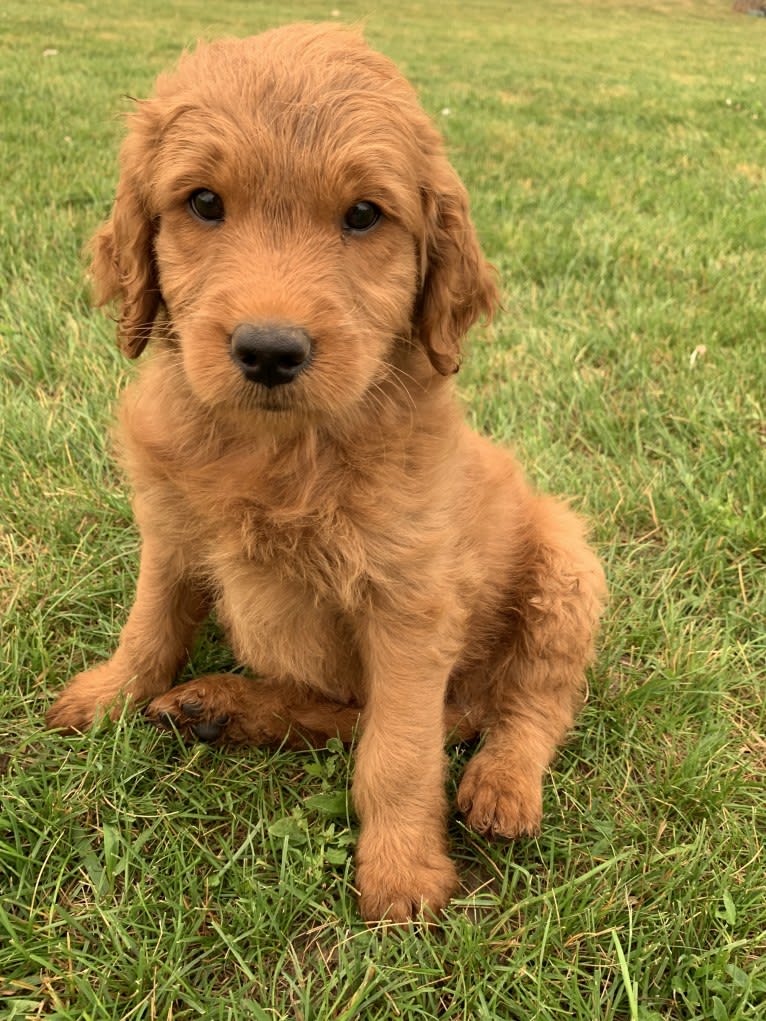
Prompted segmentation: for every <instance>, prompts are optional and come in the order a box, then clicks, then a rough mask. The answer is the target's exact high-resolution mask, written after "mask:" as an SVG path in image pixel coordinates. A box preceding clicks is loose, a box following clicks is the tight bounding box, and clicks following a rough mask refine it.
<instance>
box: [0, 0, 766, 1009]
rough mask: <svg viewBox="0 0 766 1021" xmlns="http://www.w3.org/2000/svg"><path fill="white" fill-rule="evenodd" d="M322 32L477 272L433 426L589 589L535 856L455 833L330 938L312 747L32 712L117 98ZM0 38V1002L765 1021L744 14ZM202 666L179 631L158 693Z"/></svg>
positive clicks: (77, 609) (77, 437)
mask: <svg viewBox="0 0 766 1021" xmlns="http://www.w3.org/2000/svg"><path fill="white" fill-rule="evenodd" d="M337 14H339V15H340V17H341V18H342V20H345V21H352V22H353V21H359V20H363V21H364V23H365V25H366V34H367V37H368V38H369V40H370V41H371V42H372V43H373V44H374V45H375V46H376V47H378V48H379V49H382V50H383V51H384V52H386V53H387V54H388V55H389V56H391V57H392V58H394V59H395V60H396V61H397V62H398V63H399V65H400V66H401V67H402V69H403V70H404V72H405V73H406V74H407V75H408V76H409V77H410V78H411V80H412V81H413V83H414V84H415V85H416V87H417V88H418V90H419V92H420V95H421V97H422V100H423V103H424V105H425V106H426V108H427V109H428V110H429V111H430V112H431V113H432V114H433V116H434V117H435V118H436V120H437V121H438V123H439V124H440V126H441V128H442V130H443V131H444V133H445V136H446V139H447V142H448V145H449V150H450V153H451V157H452V159H453V162H454V164H455V166H456V167H457V168H458V170H459V172H460V173H461V175H462V176H463V178H464V180H465V182H466V184H467V186H468V188H469V191H470V193H471V196H472V202H473V210H474V216H475V219H476V222H477V226H478V228H479V232H480V234H481V237H482V239H483V242H484V245H485V249H486V251H487V254H488V255H489V257H490V258H491V260H492V261H493V262H494V263H495V264H496V265H497V267H498V269H499V271H500V275H501V278H502V284H503V295H504V298H503V303H504V310H503V312H502V313H501V315H500V316H499V317H498V319H497V320H496V322H495V324H494V326H493V327H492V329H491V331H490V332H489V333H488V334H486V335H483V334H482V333H481V331H479V332H477V333H476V336H475V337H474V339H473V343H472V345H471V351H470V355H469V357H468V359H467V360H466V363H465V365H464V367H463V370H462V372H461V375H460V377H459V381H460V386H461V391H462V394H463V397H464V400H465V405H466V414H467V415H468V416H469V418H470V419H471V421H472V422H473V424H474V425H475V427H476V428H477V429H479V430H481V431H483V432H486V433H488V434H490V435H492V436H494V437H495V438H496V439H497V440H498V441H501V442H508V443H512V444H513V445H514V446H515V448H516V449H517V451H518V453H519V456H520V457H521V459H522V461H523V462H524V463H525V465H526V466H527V469H528V472H529V474H530V476H531V477H532V478H533V479H534V480H535V481H536V483H537V484H538V485H539V486H540V487H541V488H543V489H546V490H550V491H552V492H557V493H563V494H567V495H569V496H570V497H571V498H572V500H573V503H574V505H575V506H576V507H577V508H578V509H579V510H580V511H581V512H582V513H584V514H586V515H587V516H588V518H589V519H590V520H591V522H592V525H593V539H594V542H595V543H596V545H597V546H598V549H599V551H600V552H601V554H602V556H603V558H604V561H605V563H606V566H607V571H608V575H609V582H610V588H611V600H610V605H609V609H608V613H607V616H606V619H605V623H604V628H603V632H602V638H601V642H600V653H599V658H598V662H597V664H596V666H595V667H594V669H593V671H592V673H591V676H590V678H589V700H588V703H587V706H586V708H585V710H584V712H583V713H582V715H581V716H580V718H579V720H578V723H577V727H576V730H575V732H574V733H573V735H572V737H571V740H570V741H569V743H568V744H567V746H566V747H565V748H564V750H563V751H562V753H561V755H560V756H559V758H558V759H557V761H556V763H555V764H554V767H553V769H552V770H551V774H550V776H549V778H548V780H547V784H546V794H545V810H546V814H545V821H544V828H543V832H542V835H541V836H540V837H539V838H538V839H535V840H524V841H520V842H517V843H515V844H513V845H510V846H508V845H490V844H488V843H487V842H486V841H485V840H484V839H482V838H480V837H478V836H476V835H475V834H473V833H471V832H469V831H468V830H467V829H466V828H465V827H464V826H463V825H462V823H461V821H460V820H459V818H457V817H455V818H454V819H453V821H452V823H451V827H450V837H451V842H452V851H453V854H454V856H455V858H456V860H457V861H458V866H459V870H460V874H461V878H462V884H463V885H462V889H461V891H460V893H459V896H458V897H457V899H456V900H455V901H454V902H453V904H452V905H451V906H450V909H449V910H448V912H447V913H446V915H445V917H444V919H443V923H442V924H441V925H440V926H438V927H428V926H425V925H420V924H418V925H413V926H412V927H410V928H409V929H405V930H399V929H396V928H392V927H386V926H377V927H366V926H365V925H363V924H362V923H361V921H360V919H359V916H358V913H357V909H356V904H355V894H354V889H353V881H354V874H353V845H354V837H355V827H356V822H355V820H354V818H353V817H352V816H351V815H350V814H349V808H348V802H347V797H346V795H347V791H348V787H349V782H350V776H351V770H352V765H351V758H350V756H349V755H348V753H347V752H346V751H344V750H343V749H342V748H340V747H339V746H336V745H334V744H332V743H331V744H330V746H329V747H328V748H327V749H326V750H323V751H320V752H305V753H296V752H290V753H287V752H277V753H274V752H266V751H263V752H261V751H251V752H248V753H246V754H244V753H243V754H237V755H234V754H230V753H224V752H221V751H216V750H214V749H211V748H209V747H207V746H202V745H201V746H197V747H191V748H185V747H183V746H181V745H180V744H179V743H178V741H176V740H175V739H174V738H173V737H172V736H169V735H162V734H159V733H157V732H155V731H153V730H151V729H150V728H148V727H147V726H146V724H145V723H144V722H143V721H142V720H141V718H140V717H139V718H127V719H123V720H121V721H120V722H119V723H117V724H116V725H113V726H106V727H103V728H102V729H100V730H99V731H98V732H97V733H95V734H94V735H92V736H88V737H83V738H79V737H78V738H68V739H63V738H61V737H60V736H57V735H53V734H49V733H46V732H45V729H44V725H43V715H44V712H45V710H46V708H47V706H48V705H50V703H51V701H52V699H53V698H54V696H55V694H56V692H57V691H58V690H59V688H60V687H61V685H62V684H63V683H64V681H65V680H66V678H67V677H68V676H70V675H71V674H72V673H73V672H76V671H77V670H79V669H82V667H83V666H84V665H86V664H91V663H93V662H95V661H96V660H98V659H100V658H103V657H104V656H106V655H108V653H109V652H110V651H111V650H112V649H113V648H114V645H115V641H116V637H117V635H118V633H119V629H120V627H121V625H122V622H123V621H124V618H125V615H126V608H127V607H128V606H129V605H130V601H131V594H132V590H133V586H134V583H135V572H136V564H137V550H138V542H137V535H136V532H135V529H134V527H133V524H132V520H131V514H130V505H129V494H128V493H127V490H126V487H125V485H124V482H123V481H122V479H121V478H120V476H119V474H118V472H117V471H116V470H115V468H114V467H113V464H112V461H111V458H110V451H109V446H110V442H109V424H110V421H111V416H112V409H113V407H114V403H115V399H116V396H117V394H118V393H119V391H120V390H121V388H122V387H123V386H124V384H125V382H126V380H127V379H128V378H129V376H130V374H131V372H132V371H133V370H132V367H131V366H130V365H128V364H126V363H125V362H124V360H123V359H122V358H121V356H120V355H119V354H118V352H117V351H116V350H115V345H114V336H113V335H114V326H113V323H111V322H110V320H109V318H108V317H107V316H105V315H103V314H102V313H101V312H94V311H93V310H91V309H90V308H89V304H88V292H87V285H86V281H85V275H84V262H83V258H82V249H83V246H84V244H85V242H86V241H87V239H88V237H89V235H90V234H91V233H92V232H93V230H94V229H95V228H96V226H97V225H98V224H99V222H100V221H101V220H102V219H103V218H104V217H105V215H106V214H107V213H108V210H109V207H110V204H111V198H112V195H113V190H114V184H115V180H116V151H117V147H118V144H119V139H120V137H121V132H122V125H121V121H120V114H121V113H123V112H125V111H126V110H127V109H128V108H129V105H130V104H129V101H128V100H127V99H126V97H127V96H142V95H145V94H146V93H147V92H148V90H149V88H150V86H151V82H152V79H153V77H154V76H155V74H156V73H157V72H158V71H159V70H160V69H162V68H163V67H166V66H167V65H168V64H170V63H171V62H172V61H173V60H174V58H175V57H176V55H177V54H178V52H179V51H180V49H181V48H182V47H183V46H185V45H191V44H193V42H194V41H195V40H196V39H197V38H198V37H212V36H216V35H221V34H247V33H251V32H255V31H258V30H260V29H262V28H265V27H267V26H269V25H273V24H276V23H279V22H284V21H288V20H294V19H299V18H300V19H314V20H316V19H322V18H332V17H334V16H336V15H337ZM0 47H1V49H2V55H1V56H0V88H1V89H2V99H1V105H2V123H1V126H2V136H3V137H2V139H1V140H0V147H1V149H2V152H3V157H4V158H3V196H4V198H3V209H2V216H1V217H0V388H1V390H0V537H1V539H2V544H1V546H0V551H1V552H0V587H1V592H0V597H1V600H2V647H3V655H2V659H1V660H0V672H1V673H2V684H0V798H1V799H2V800H1V805H2V814H1V815H0V1016H2V1017H4V1018H9V1019H11V1018H13V1019H16V1018H18V1019H22V1018H38V1017H42V1018H56V1019H60V1021H108V1019H114V1021H117V1019H125V1021H127V1019H136V1021H141V1019H152V1021H154V1019H157V1021H191V1019H196V1018H204V1019H221V1021H224V1019H231V1021H267V1019H269V1021H276V1019H299V1021H325V1019H333V1021H351V1019H353V1018H360V1019H365V1021H367V1019H370V1021H375V1019H380V1021H384V1019H385V1021H388V1019H391V1018H407V1019H409V1018H413V1019H430V1018H433V1019H437V1018H438V1019H442V1018H444V1019H458V1018H460V1019H465V1021H484V1019H486V1021H491V1019H512V1021H556V1019H561V1018H574V1019H576V1021H601V1019H614V1021H660V1019H663V1021H665V1019H667V1021H691V1019H695V1021H735V1019H753V1021H756V1019H762V1018H764V1017H766V855H765V853H764V846H763V844H764V837H765V835H766V799H765V797H764V789H763V780H764V774H765V773H766V737H765V735H766V720H765V716H766V713H765V712H764V689H765V688H766V624H765V622H766V569H765V567H764V559H765V549H766V410H765V408H764V403H765V402H766V367H765V366H766V65H765V64H764V53H766V20H764V19H757V18H752V17H746V16H744V15H740V14H734V13H733V12H732V11H731V3H730V2H728V0H720V2H713V0H696V2H694V3H692V2H682V0H677V2H671V0H667V2H660V0H655V2H653V0H647V2H645V3H640V4H639V3H632V4H631V3H622V4H621V3H616V2H608V0H594V2H592V3H587V2H574V0H571V2H567V0H549V2H546V3H539V2H533V0H477V2H470V0H466V2H464V3H460V4H458V3H455V2H454V0H444V2H443V3H441V4H439V5H433V6H432V5H427V4H423V3H413V4H406V3H405V4H402V3H400V2H394V0H376V2H375V3H374V4H372V3H369V2H358V0H349V2H348V3H346V4H343V5H342V6H341V7H340V10H339V12H336V11H333V10H332V7H331V5H330V4H327V5H324V4H320V3H315V2H309V0H306V2H289V0H288V2H286V3H280V4H277V3H275V2H265V3H258V4H255V3H253V2H244V0H231V2H229V0H222V2H220V3H218V4H215V5H214V4H210V3H202V2H200V0H182V2H179V3H176V4H168V3H160V2H159V0H130V2H128V0H114V2H110V3H108V4H96V3H94V2H93V0H84V2H80V3H74V2H69V0H64V2H58V3H55V4H54V3H52V2H50V3H47V4H46V3H41V4H31V3H22V2H20V0H6V3H5V4H4V6H3V11H2V12H0ZM229 662H230V659H229V656H228V653H227V651H226V649H225V647H224V646H223V645H222V643H221V641H220V637H219V636H218V634H217V633H216V631H215V630H214V629H213V628H212V627H211V628H210V629H209V630H208V631H207V632H206V633H205V635H204V636H203V638H202V640H201V642H200V644H199V647H198V648H197V649H196V650H195V653H194V663H193V669H194V670H196V671H204V670H209V669H219V668H222V667H223V668H225V667H226V666H227V665H228V663H229ZM466 757H467V750H466V749H464V748H462V749H461V748H458V749H456V750H455V751H454V752H453V753H452V759H451V771H450V779H449V783H450V794H451V796H452V797H453V798H454V793H455V790H456V787H457V781H458V778H459V776H460V769H461V768H462V765H463V764H464V763H465V761H466Z"/></svg>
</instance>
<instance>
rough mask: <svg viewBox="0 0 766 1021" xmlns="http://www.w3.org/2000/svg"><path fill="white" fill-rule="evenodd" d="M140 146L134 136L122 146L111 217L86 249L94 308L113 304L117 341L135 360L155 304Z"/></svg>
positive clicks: (155, 284)
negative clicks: (115, 301)
mask: <svg viewBox="0 0 766 1021" xmlns="http://www.w3.org/2000/svg"><path fill="white" fill-rule="evenodd" d="M142 143H143V139H142V138H141V135H140V134H139V133H138V132H136V133H134V134H131V135H129V136H128V138H126V140H125V142H124V143H123V147H122V151H121V153H120V165H121V173H120V181H119V184H118V186H117V197H116V199H115V202H114V207H113V209H112V214H111V216H110V217H109V219H108V220H107V222H106V223H105V224H104V226H103V227H101V229H100V230H98V231H97V232H96V234H95V236H94V237H93V240H92V242H91V245H90V252H91V266H90V272H91V277H92V279H93V284H94V299H95V304H96V305H105V304H106V303H107V302H109V301H112V300H113V299H115V298H116V299H119V301H120V317H119V320H118V326H117V339H118V341H119V344H120V347H121V349H122V351H123V352H124V353H125V354H126V355H127V356H128V358H137V357H138V356H139V355H140V354H141V352H142V351H143V349H144V348H145V347H146V345H147V343H148V341H149V337H150V336H151V333H152V327H153V325H154V318H155V316H156V315H157V310H158V308H159V305H160V300H161V294H160V290H159V284H158V281H157V271H156V266H155V262H154V234H155V224H154V221H153V219H152V217H151V215H150V213H149V211H148V209H147V208H146V201H145V199H144V190H145V189H144V187H143V186H142V184H143V176H142V175H146V174H147V173H148V169H149V163H150V159H149V155H148V154H147V153H143V152H139V149H141V150H143V147H144V146H143V144H142ZM142 156H143V158H142Z"/></svg>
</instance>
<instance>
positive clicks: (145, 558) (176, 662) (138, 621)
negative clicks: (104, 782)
mask: <svg viewBox="0 0 766 1021" xmlns="http://www.w3.org/2000/svg"><path fill="white" fill-rule="evenodd" d="M208 609H209V605H208V602H207V599H206V597H205V595H204V593H203V592H202V591H201V590H200V589H199V587H197V586H195V585H194V584H193V582H192V581H190V579H189V578H188V576H187V575H186V573H185V571H184V569H183V564H182V558H181V556H180V555H179V553H178V552H177V551H175V550H173V549H169V548H168V547H167V545H166V544H163V543H162V542H160V541H158V540H156V539H148V540H145V542H144V545H143V548H142V551H141V568H140V571H139V577H138V586H137V589H136V598H135V602H134V603H133V608H132V610H131V611H130V615H129V617H128V621H127V624H126V625H125V627H124V629H123V631H122V634H121V636H120V644H119V646H118V648H117V651H116V652H115V653H114V655H113V656H112V658H111V659H110V660H107V661H106V662H105V663H100V664H99V665H98V666H95V667H93V668H92V669H91V670H86V671H84V672H83V673H80V674H77V676H75V677H73V678H72V680H71V681H70V682H69V684H67V686H66V687H65V688H64V690H63V691H62V693H61V694H60V695H59V697H58V699H57V700H56V701H55V702H54V704H53V705H52V706H51V708H50V710H49V712H48V715H47V719H46V722H47V724H48V726H49V727H51V728H55V729H59V730H64V731H70V732H71V731H80V730H85V729H87V727H89V726H90V725H91V724H92V723H93V721H94V720H95V719H96V717H97V716H99V715H104V714H105V713H107V714H109V715H111V716H113V717H114V716H117V715H118V714H119V712H120V710H121V708H122V706H123V704H124V703H125V702H128V701H129V702H143V701H145V700H146V699H148V698H151V697H153V696H155V695H159V694H161V693H162V692H164V691H167V689H168V688H169V687H170V685H171V684H172V682H173V679H174V678H175V676H176V673H177V672H178V670H179V669H180V667H181V665H182V664H183V663H184V662H185V660H186V658H187V656H188V653H189V647H190V645H191V643H192V640H193V638H194V633H195V631H196V629H197V627H198V625H199V624H200V622H201V621H202V620H203V619H204V618H205V617H206V616H207V613H208Z"/></svg>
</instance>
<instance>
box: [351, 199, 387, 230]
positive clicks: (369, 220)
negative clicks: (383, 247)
mask: <svg viewBox="0 0 766 1021" xmlns="http://www.w3.org/2000/svg"><path fill="white" fill-rule="evenodd" d="M382 215H383V213H382V212H381V210H380V207H379V206H376V205H375V203H374V202H355V203H354V204H353V206H351V207H350V208H349V209H347V210H346V213H345V216H344V217H343V229H344V230H352V231H357V232H358V233H364V231H367V230H372V228H373V227H374V226H375V224H376V223H377V222H378V220H379V219H380V218H381V216H382Z"/></svg>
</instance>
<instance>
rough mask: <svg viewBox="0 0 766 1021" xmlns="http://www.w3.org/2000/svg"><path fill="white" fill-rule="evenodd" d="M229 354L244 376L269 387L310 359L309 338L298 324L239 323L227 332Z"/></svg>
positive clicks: (295, 372) (296, 372) (286, 378)
mask: <svg viewBox="0 0 766 1021" xmlns="http://www.w3.org/2000/svg"><path fill="white" fill-rule="evenodd" d="M231 356H232V358H233V359H234V361H235V362H236V363H237V366H238V368H239V369H240V371H241V372H242V375H243V376H244V377H245V379H249V380H250V382H251V383H262V384H263V385H264V386H267V387H268V388H269V389H271V388H272V387H274V386H283V385H284V384H285V383H291V382H292V381H293V380H294V379H295V377H296V376H298V375H300V373H301V372H303V370H304V369H305V368H306V366H307V365H308V364H309V361H310V360H311V338H310V337H309V335H308V333H306V331H305V330H303V329H301V328H300V327H299V326H287V325H285V324H282V323H264V324H262V325H261V326H255V325H254V324H253V323H240V324H239V326H236V327H235V329H234V332H233V333H232V335H231Z"/></svg>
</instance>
